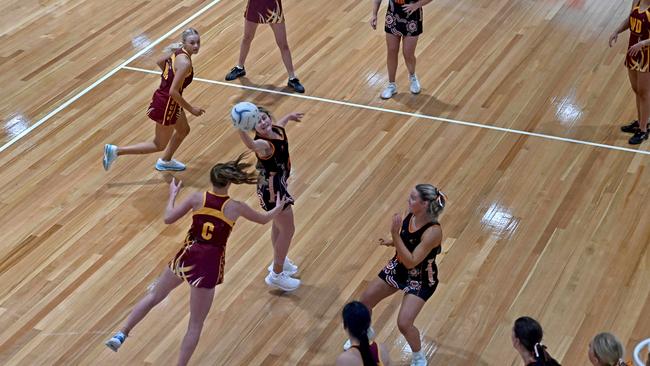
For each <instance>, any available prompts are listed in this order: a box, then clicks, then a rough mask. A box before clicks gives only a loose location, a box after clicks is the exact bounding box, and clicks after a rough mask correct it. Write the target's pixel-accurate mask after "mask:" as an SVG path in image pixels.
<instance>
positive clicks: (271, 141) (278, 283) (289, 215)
mask: <svg viewBox="0 0 650 366" xmlns="http://www.w3.org/2000/svg"><path fill="white" fill-rule="evenodd" d="M259 110H260V121H259V122H258V123H257V126H256V127H255V137H254V138H251V136H250V135H248V133H246V132H244V131H239V137H240V138H241V140H242V142H244V145H246V147H248V148H249V149H251V150H253V151H254V152H255V155H256V156H257V170H258V171H259V174H260V176H259V181H258V183H257V194H258V196H259V198H260V205H261V206H262V208H263V209H264V210H266V211H270V210H272V209H273V208H274V207H275V197H276V195H277V193H279V194H280V197H282V198H284V199H286V201H287V203H286V204H285V207H284V210H283V211H282V212H281V213H280V214H279V215H278V216H276V217H275V219H274V220H273V229H272V231H271V242H272V244H273V263H272V264H271V266H269V268H268V270H269V274H268V276H266V278H265V282H266V283H267V284H268V285H269V286H271V287H274V288H279V289H281V290H284V291H293V290H295V289H297V288H298V287H299V286H300V280H298V279H295V278H291V276H292V275H294V274H296V273H297V272H298V267H297V266H296V265H295V264H294V263H293V262H292V261H291V260H290V259H289V258H287V253H289V246H290V245H291V239H292V238H293V234H294V231H295V225H294V221H293V210H292V208H291V206H292V205H293V197H291V195H290V194H289V191H288V188H287V180H288V179H289V176H290V174H291V157H290V156H289V140H288V138H287V134H286V132H285V130H284V127H285V126H286V124H287V123H288V122H289V121H300V119H301V118H302V117H303V114H302V113H291V114H288V115H286V116H284V117H283V118H281V119H280V120H278V121H277V122H276V123H273V120H272V117H271V113H270V112H269V111H267V110H266V109H265V108H262V107H259Z"/></svg>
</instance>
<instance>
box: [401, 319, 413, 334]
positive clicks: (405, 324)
mask: <svg viewBox="0 0 650 366" xmlns="http://www.w3.org/2000/svg"><path fill="white" fill-rule="evenodd" d="M397 328H398V329H399V331H400V332H401V333H402V334H406V333H407V332H408V331H410V330H411V328H413V322H412V321H411V320H409V319H404V318H397Z"/></svg>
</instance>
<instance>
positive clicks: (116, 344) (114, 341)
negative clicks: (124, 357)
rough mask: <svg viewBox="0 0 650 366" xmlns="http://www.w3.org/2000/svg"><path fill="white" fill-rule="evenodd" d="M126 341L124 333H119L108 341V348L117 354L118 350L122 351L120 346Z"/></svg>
mask: <svg viewBox="0 0 650 366" xmlns="http://www.w3.org/2000/svg"><path fill="white" fill-rule="evenodd" d="M125 339H126V335H124V333H122V332H117V333H115V335H114V336H112V337H111V339H109V340H107V341H106V343H104V344H105V345H106V347H108V348H110V349H111V350H112V351H113V352H117V350H118V349H120V346H121V345H122V344H123V343H124V340H125Z"/></svg>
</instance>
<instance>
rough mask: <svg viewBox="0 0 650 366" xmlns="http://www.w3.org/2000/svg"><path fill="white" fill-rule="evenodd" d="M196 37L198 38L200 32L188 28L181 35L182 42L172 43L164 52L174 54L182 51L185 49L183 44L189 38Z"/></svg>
mask: <svg viewBox="0 0 650 366" xmlns="http://www.w3.org/2000/svg"><path fill="white" fill-rule="evenodd" d="M194 35H196V36H198V35H199V31H197V30H196V29H194V28H187V29H186V30H184V31H183V33H181V41H180V42H176V43H172V44H170V45H169V46H167V47H165V51H164V52H172V53H173V52H176V51H178V50H180V49H181V48H183V44H184V43H185V41H186V40H187V37H189V36H194Z"/></svg>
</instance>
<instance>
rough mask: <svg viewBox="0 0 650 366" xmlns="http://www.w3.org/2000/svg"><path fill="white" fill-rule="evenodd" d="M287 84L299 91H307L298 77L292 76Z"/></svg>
mask: <svg viewBox="0 0 650 366" xmlns="http://www.w3.org/2000/svg"><path fill="white" fill-rule="evenodd" d="M287 86H288V87H290V88H291V89H293V90H294V91H296V92H297V93H304V92H305V87H304V86H302V84H300V80H298V78H291V79H289V81H288V82H287Z"/></svg>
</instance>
